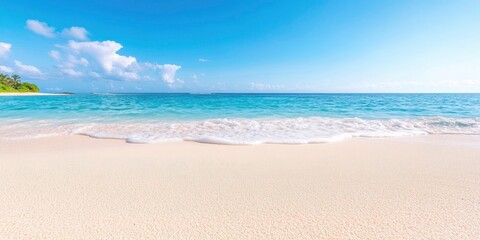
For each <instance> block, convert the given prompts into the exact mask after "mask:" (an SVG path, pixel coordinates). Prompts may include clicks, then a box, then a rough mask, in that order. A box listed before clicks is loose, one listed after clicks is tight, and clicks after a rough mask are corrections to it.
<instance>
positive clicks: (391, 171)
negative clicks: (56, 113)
mask: <svg viewBox="0 0 480 240" xmlns="http://www.w3.org/2000/svg"><path fill="white" fill-rule="evenodd" d="M479 144H480V137H478V136H423V137H408V138H392V139H353V140H350V141H345V142H341V143H331V144H312V145H259V146H225V145H209V144H198V143H190V142H181V143H161V144H147V145H140V144H127V143H124V142H123V141H118V140H99V139H92V138H88V137H82V136H72V137H56V138H45V139H36V140H28V141H17V142H3V143H0V239H480V147H479Z"/></svg>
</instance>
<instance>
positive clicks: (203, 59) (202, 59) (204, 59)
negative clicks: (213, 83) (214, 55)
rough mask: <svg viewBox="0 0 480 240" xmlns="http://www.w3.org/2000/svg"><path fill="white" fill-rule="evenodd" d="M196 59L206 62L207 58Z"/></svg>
mask: <svg viewBox="0 0 480 240" xmlns="http://www.w3.org/2000/svg"><path fill="white" fill-rule="evenodd" d="M198 61H199V62H208V59H206V58H199V59H198Z"/></svg>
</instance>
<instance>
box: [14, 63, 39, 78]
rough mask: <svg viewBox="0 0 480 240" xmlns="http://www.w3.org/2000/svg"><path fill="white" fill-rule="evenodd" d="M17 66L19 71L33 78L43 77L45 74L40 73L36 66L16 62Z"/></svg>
mask: <svg viewBox="0 0 480 240" xmlns="http://www.w3.org/2000/svg"><path fill="white" fill-rule="evenodd" d="M15 66H16V67H17V69H18V70H19V71H20V72H21V73H25V74H27V75H29V76H32V75H34V76H35V75H37V76H38V75H42V74H43V73H42V72H41V71H40V69H38V68H37V67H35V66H31V65H25V64H23V63H22V62H20V61H17V60H15Z"/></svg>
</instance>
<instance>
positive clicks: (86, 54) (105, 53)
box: [66, 41, 139, 80]
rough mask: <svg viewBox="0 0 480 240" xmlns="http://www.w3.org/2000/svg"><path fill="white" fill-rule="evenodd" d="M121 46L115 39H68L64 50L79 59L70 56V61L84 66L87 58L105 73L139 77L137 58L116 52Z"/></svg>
mask: <svg viewBox="0 0 480 240" xmlns="http://www.w3.org/2000/svg"><path fill="white" fill-rule="evenodd" d="M122 47H123V46H122V45H121V44H119V43H117V42H115V41H103V42H99V41H92V42H77V41H69V43H68V45H67V47H66V50H67V51H68V52H70V53H71V54H72V55H71V56H76V57H77V59H80V60H74V59H75V58H72V59H71V60H69V62H71V63H75V64H77V63H83V65H84V66H85V65H86V64H88V61H87V59H91V60H92V61H93V63H94V64H95V65H96V66H97V67H98V68H100V69H101V70H102V71H103V73H105V74H106V75H109V76H114V77H119V78H121V79H130V80H136V79H138V78H139V76H138V73H137V71H138V66H137V59H136V58H135V57H132V56H123V55H120V54H118V53H117V52H118V51H119V50H120V49H122ZM78 61H80V62H78ZM94 67H95V66H94Z"/></svg>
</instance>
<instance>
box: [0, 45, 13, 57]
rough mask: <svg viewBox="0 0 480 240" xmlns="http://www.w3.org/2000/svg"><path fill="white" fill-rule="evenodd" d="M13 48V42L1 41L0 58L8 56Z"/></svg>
mask: <svg viewBox="0 0 480 240" xmlns="http://www.w3.org/2000/svg"><path fill="white" fill-rule="evenodd" d="M11 49H12V44H10V43H6V42H0V58H7V57H8V54H9V53H10V50H11Z"/></svg>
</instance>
